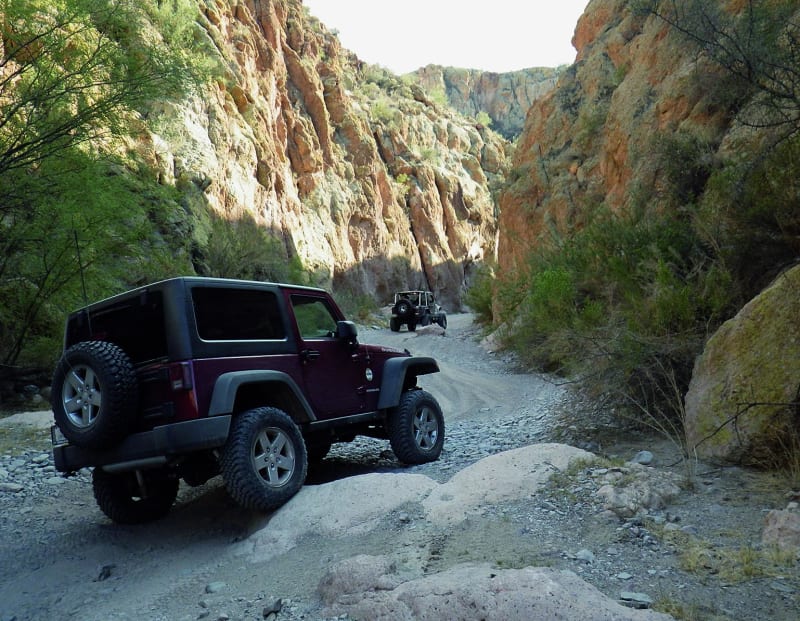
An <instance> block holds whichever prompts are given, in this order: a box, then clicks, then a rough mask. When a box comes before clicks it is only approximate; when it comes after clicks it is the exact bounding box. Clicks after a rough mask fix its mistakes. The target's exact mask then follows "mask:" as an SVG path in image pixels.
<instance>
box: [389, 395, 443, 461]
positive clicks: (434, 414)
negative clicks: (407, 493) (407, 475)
mask: <svg viewBox="0 0 800 621" xmlns="http://www.w3.org/2000/svg"><path fill="white" fill-rule="evenodd" d="M389 442H390V443H391V445H392V450H393V451H394V454H395V455H396V456H397V458H398V459H399V460H400V461H402V462H405V463H407V464H424V463H426V462H429V461H435V460H437V459H438V458H439V455H440V454H441V452H442V446H443V445H444V416H443V415H442V409H441V408H440V407H439V403H438V402H437V401H436V399H434V397H433V396H432V395H431V394H429V393H427V392H425V391H424V390H410V391H408V392H405V393H403V395H402V397H400V403H399V404H398V406H397V407H396V408H394V410H393V411H392V413H391V415H390V418H389Z"/></svg>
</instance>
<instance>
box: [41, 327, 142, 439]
mask: <svg viewBox="0 0 800 621" xmlns="http://www.w3.org/2000/svg"><path fill="white" fill-rule="evenodd" d="M138 392H139V391H138V385H137V381H136V373H135V371H134V368H133V363H132V362H131V359H130V358H129V357H128V355H127V354H126V353H125V352H124V351H123V350H122V349H121V348H120V347H119V346H118V345H115V344H114V343H108V342H106V341H83V342H81V343H77V344H75V345H73V346H72V347H70V348H69V349H68V350H67V351H66V352H64V355H63V356H61V360H60V361H59V363H58V366H57V367H56V370H55V373H54V374H53V387H52V396H51V405H52V407H53V416H54V418H55V421H56V425H58V428H59V429H60V430H61V432H62V433H63V434H64V436H65V437H66V438H67V439H68V440H69V441H70V442H72V443H73V444H75V445H76V446H81V447H85V448H95V449H97V448H108V447H110V446H113V445H114V444H116V443H117V442H119V441H120V440H121V439H122V438H124V437H125V436H126V435H127V434H128V432H129V430H130V429H131V427H132V425H133V423H134V421H135V419H136V411H137V404H138Z"/></svg>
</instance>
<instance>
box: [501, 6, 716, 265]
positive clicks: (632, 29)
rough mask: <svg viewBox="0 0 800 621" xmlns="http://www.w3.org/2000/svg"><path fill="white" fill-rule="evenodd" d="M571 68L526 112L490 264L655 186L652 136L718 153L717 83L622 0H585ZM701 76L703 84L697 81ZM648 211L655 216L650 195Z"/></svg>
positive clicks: (669, 33)
mask: <svg viewBox="0 0 800 621" xmlns="http://www.w3.org/2000/svg"><path fill="white" fill-rule="evenodd" d="M573 45H574V46H575V48H576V49H577V51H578V54H577V58H576V62H575V63H574V64H573V65H572V66H570V67H569V68H568V69H567V70H566V71H564V72H563V73H562V74H561V75H560V77H559V79H558V84H557V86H556V87H555V88H554V89H553V90H552V91H550V92H549V93H548V94H547V95H545V96H544V97H543V98H541V99H539V100H538V101H536V102H535V103H534V105H533V107H532V108H531V110H530V112H529V114H528V117H527V121H526V124H525V129H524V131H523V133H522V135H521V136H520V139H519V143H518V146H517V151H516V154H515V157H514V162H513V171H512V173H511V176H510V178H509V182H508V184H507V186H506V189H505V191H504V192H503V193H502V195H501V198H500V205H501V216H500V246H499V261H500V265H501V268H502V269H503V270H511V271H514V270H517V269H519V268H520V267H521V266H522V265H523V264H524V261H525V256H526V255H527V254H528V252H529V251H530V249H531V248H532V247H534V246H536V244H538V243H540V242H541V241H542V240H543V239H545V238H552V236H553V234H556V235H559V234H567V233H568V232H569V231H570V230H572V229H574V227H580V226H581V225H582V224H583V223H584V222H585V220H586V218H587V216H588V215H589V214H590V213H591V211H592V210H593V209H595V208H597V207H600V206H603V207H605V208H608V209H610V210H612V211H620V210H625V209H628V208H631V207H632V205H633V204H634V202H635V201H636V198H637V195H636V189H637V188H654V187H655V188H657V187H658V185H659V183H661V182H662V181H663V178H664V166H663V161H660V160H659V159H658V158H656V157H653V154H654V151H655V148H656V144H657V142H658V140H659V138H660V137H663V136H675V135H678V134H681V133H682V132H683V133H685V134H687V135H692V136H699V137H702V139H703V140H704V141H705V142H706V143H707V144H709V145H710V147H711V149H714V148H717V147H718V146H719V145H720V144H721V143H722V141H723V139H724V137H725V135H726V132H727V130H728V128H729V126H730V123H731V118H732V115H731V111H730V109H729V108H728V107H726V106H725V105H724V104H723V103H721V101H720V95H721V93H722V92H723V89H722V88H720V84H721V83H722V82H723V81H724V79H725V76H724V74H723V73H722V71H721V69H719V68H718V67H717V66H715V65H713V64H712V63H711V62H710V61H709V60H708V59H707V58H706V57H705V56H703V55H702V54H698V53H697V52H696V50H695V48H694V47H693V46H691V45H688V44H687V42H686V40H685V39H683V38H682V37H681V36H680V34H679V33H677V32H676V31H674V30H672V29H671V28H670V26H669V25H668V24H666V23H665V22H664V21H662V20H660V19H658V18H657V17H655V16H653V15H648V14H646V13H642V12H636V11H634V9H633V8H632V7H631V3H629V2H628V1H627V0H592V1H591V2H589V4H588V6H587V7H586V11H585V12H584V14H583V16H582V17H581V18H580V20H579V22H578V25H577V27H576V29H575V35H574V38H573ZM698 75H702V76H703V80H702V81H699V80H697V79H696V78H697V76H698ZM655 194H656V196H655V200H653V201H652V202H651V203H650V204H649V205H648V206H647V208H648V209H658V208H659V205H658V197H657V192H656V193H655Z"/></svg>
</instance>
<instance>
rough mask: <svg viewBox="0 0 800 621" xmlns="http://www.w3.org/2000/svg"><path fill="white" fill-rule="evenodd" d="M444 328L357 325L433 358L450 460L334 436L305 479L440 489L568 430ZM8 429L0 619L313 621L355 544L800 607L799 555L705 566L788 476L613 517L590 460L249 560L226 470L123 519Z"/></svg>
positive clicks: (654, 445)
mask: <svg viewBox="0 0 800 621" xmlns="http://www.w3.org/2000/svg"><path fill="white" fill-rule="evenodd" d="M448 321H449V323H450V325H449V328H448V330H447V333H446V336H434V335H416V334H411V333H408V332H406V331H402V332H399V333H392V332H390V331H388V330H379V329H372V328H361V330H360V332H361V333H360V337H359V338H360V339H361V340H362V341H364V342H369V343H376V344H383V345H387V346H392V347H399V348H407V349H409V350H410V351H411V352H412V353H414V354H419V355H431V356H434V357H435V358H436V359H437V360H438V361H439V364H440V367H441V373H439V374H436V375H431V376H426V377H424V378H421V379H420V384H421V385H422V386H423V388H425V389H426V390H428V391H429V392H431V393H432V394H434V396H435V397H436V398H437V399H438V400H439V402H440V404H441V405H442V409H443V411H444V413H445V419H446V426H447V434H446V442H445V447H444V450H443V453H442V457H441V459H440V460H439V461H437V462H435V463H432V464H425V465H422V466H415V467H404V466H402V465H401V464H399V463H398V462H397V461H396V460H395V459H394V457H393V455H392V453H391V451H390V449H389V446H388V442H385V441H379V440H373V439H360V438H359V439H357V440H356V441H355V442H353V443H350V444H346V445H336V446H334V448H333V449H332V451H331V453H330V455H329V456H328V457H327V458H326V459H325V460H324V462H323V464H322V466H321V467H318V468H315V469H313V470H311V471H310V473H309V478H308V485H320V484H324V483H326V482H330V481H339V482H340V483H341V482H342V480H343V479H345V478H347V477H349V476H352V475H359V474H374V473H384V474H385V473H403V474H422V475H426V476H427V477H429V478H431V479H433V480H434V481H436V482H438V483H445V482H446V481H448V480H449V479H451V478H452V477H453V476H454V475H455V474H456V473H458V472H460V471H462V470H463V469H464V468H465V467H467V466H470V465H472V464H474V463H475V462H477V461H479V460H481V459H482V458H484V457H486V456H489V455H495V454H497V453H500V452H502V451H506V450H509V449H514V448H517V447H522V446H527V445H531V444H535V443H538V442H545V441H551V440H552V439H553V434H554V429H556V428H558V429H562V430H563V429H564V428H565V427H567V428H568V427H569V426H570V424H569V423H570V421H567V422H566V423H565V422H564V420H563V416H564V410H565V408H564V407H563V405H564V404H565V403H568V402H569V401H568V395H567V392H566V389H565V388H563V387H560V386H558V385H557V383H556V382H554V381H553V380H552V379H551V378H547V377H544V376H540V375H533V374H524V373H519V372H516V371H515V370H514V368H513V365H512V364H511V362H512V361H511V360H509V359H507V358H504V357H503V356H498V355H495V354H488V353H486V352H485V351H484V350H483V349H482V348H481V347H480V345H479V343H478V341H479V336H480V334H479V331H478V329H477V328H476V327H475V326H474V324H473V322H472V317H471V316H469V315H453V316H450V317H448ZM567 410H569V409H568V408H567ZM572 414H574V415H575V416H578V413H571V415H572ZM33 418H35V417H33ZM43 418H44V420H45V423H46V421H47V418H48V417H47V415H44V417H43ZM2 423H3V420H2V419H0V441H3V443H2V444H0V446H3V447H4V448H3V449H0V621H29V620H30V621H40V620H41V621H49V620H51V619H52V620H58V621H63V620H65V619H67V620H68V619H76V620H81V621H95V620H96V621H112V620H120V621H123V620H130V621H134V620H135V621H141V620H153V621H159V620H164V621H174V620H183V619H185V620H187V621H189V620H194V619H211V620H213V621H225V620H233V619H241V620H259V619H272V620H275V621H298V620H300V619H305V620H307V621H309V620H318V619H322V618H324V617H323V616H322V612H321V607H320V602H319V598H318V595H317V592H316V587H317V585H318V584H319V582H320V579H321V578H322V576H323V575H324V572H325V570H326V568H327V567H328V566H330V565H331V564H333V563H335V562H338V561H341V560H342V559H347V558H350V557H352V556H355V555H357V554H361V553H369V554H393V555H398V554H400V555H401V556H402V557H403V558H406V557H407V558H408V559H411V560H409V561H408V562H409V563H412V564H413V563H416V564H417V568H418V570H419V571H420V572H422V573H425V574H427V573H430V572H439V571H443V570H445V569H448V568H450V567H453V566H456V565H458V564H459V563H464V562H476V563H483V562H488V563H491V564H493V565H494V566H497V567H500V568H503V567H506V568H508V567H511V568H514V567H525V566H538V567H543V566H547V567H555V568H561V569H569V570H570V571H573V572H575V573H576V574H577V575H579V576H580V577H581V578H584V579H585V580H587V581H588V582H590V583H591V584H593V585H594V586H596V587H597V588H599V589H600V590H601V591H603V592H604V593H606V594H607V595H608V596H609V597H611V598H614V599H617V598H619V594H620V592H621V591H625V592H628V591H630V592H645V593H647V594H649V596H650V597H652V599H653V600H657V601H661V602H662V603H661V605H662V610H664V609H665V604H664V602H667V603H671V606H667V607H666V609H667V610H668V611H669V612H673V613H674V614H676V616H678V617H679V618H681V617H680V615H679V614H677V613H678V612H680V611H683V614H684V616H683V617H682V618H686V619H709V620H718V621H723V620H729V621H740V620H741V621H745V620H749V619H756V618H771V619H775V620H776V621H796V619H797V618H798V616H797V610H798V609H799V608H798V606H800V604H799V603H798V601H799V599H800V575H798V568H797V564H794V565H788V566H786V567H784V568H782V569H780V570H778V569H776V570H774V571H771V572H768V573H765V574H762V575H758V576H755V577H751V578H750V579H745V580H741V581H739V580H737V581H733V580H730V579H728V578H723V577H722V576H720V575H719V571H718V570H715V569H714V568H713V567H712V565H713V562H712V561H713V559H712V558H711V557H713V555H714V554H716V553H718V552H719V550H722V549H739V548H740V547H741V548H744V547H745V546H748V545H750V546H756V547H757V544H758V538H759V537H760V529H761V525H762V522H763V517H764V514H765V513H766V511H767V510H769V509H775V508H783V505H785V504H786V492H787V488H786V487H785V486H783V484H782V483H780V482H775V481H768V480H765V478H764V477H762V476H761V475H757V474H755V473H750V472H747V471H743V470H740V469H729V470H718V469H711V468H708V467H703V466H702V465H701V467H700V474H699V489H698V490H695V491H693V492H688V491H687V492H685V493H684V494H683V495H682V496H681V497H680V498H679V499H677V500H676V501H675V502H674V503H673V505H671V506H669V507H665V508H663V509H662V510H659V511H655V512H653V514H652V515H651V518H652V519H650V520H646V521H643V520H641V519H639V518H633V519H628V520H620V519H618V518H615V517H613V516H609V515H608V512H604V511H603V507H602V506H601V503H600V501H599V500H598V499H597V496H596V492H597V490H598V488H599V487H600V486H601V485H602V484H603V481H604V479H603V477H604V476H607V475H606V474H605V471H606V470H607V469H605V468H597V467H590V466H587V467H586V468H584V469H583V470H581V471H579V472H576V473H573V474H572V475H570V476H569V477H567V478H563V479H561V480H559V481H558V483H557V484H555V485H553V486H552V487H551V488H549V489H548V490H547V491H546V492H545V493H543V494H538V495H536V496H531V497H530V498H528V499H525V500H520V501H514V502H507V503H501V504H497V505H491V506H486V507H484V508H483V511H482V512H481V513H480V514H479V515H476V516H475V517H474V518H470V519H469V520H467V521H466V522H464V523H463V524H461V525H460V526H459V527H457V528H456V529H455V530H443V529H441V528H439V529H434V528H431V527H430V526H429V525H427V524H426V523H425V520H424V519H423V518H422V513H421V509H420V507H419V506H418V505H416V504H413V503H412V504H410V505H409V506H404V507H402V508H401V509H399V510H397V511H392V512H391V513H389V514H387V515H386V516H384V517H383V518H382V520H381V522H380V525H379V527H378V528H375V529H373V530H371V531H369V532H365V533H362V534H360V535H359V536H352V537H342V538H330V537H324V536H314V535H313V534H312V535H309V536H307V537H304V538H303V539H301V540H300V541H298V542H297V545H295V547H294V548H292V549H291V550H290V551H288V552H285V553H282V554H280V555H278V556H277V557H274V558H271V559H269V560H266V561H264V562H260V563H254V562H252V561H251V560H248V559H247V558H245V557H243V556H242V553H241V546H242V545H243V544H244V543H246V542H247V541H248V540H249V538H252V536H254V535H256V534H257V533H263V532H265V529H269V523H270V518H269V516H257V515H253V514H251V513H249V512H247V511H244V510H242V509H240V508H238V507H237V506H236V505H235V504H234V503H233V502H232V501H231V500H230V499H229V498H228V496H227V494H226V493H225V491H224V490H223V488H222V485H221V482H220V480H219V479H218V478H217V479H214V480H212V481H210V482H209V483H208V484H206V485H204V486H202V487H199V488H183V487H182V488H181V492H180V495H179V498H178V502H177V504H176V506H175V507H174V508H173V511H172V512H171V513H170V514H169V515H168V516H167V517H166V518H165V519H163V520H160V521H158V522H155V523H152V524H148V525H145V526H119V525H115V524H112V523H111V522H110V521H109V520H108V519H106V518H105V516H104V515H103V514H102V513H101V512H100V510H99V509H98V508H97V507H96V506H95V502H94V499H93V497H92V492H91V483H90V476H89V473H88V472H87V471H82V472H80V473H78V474H77V475H76V476H74V477H71V478H69V479H64V478H62V477H60V476H57V473H56V472H55V470H54V468H53V466H52V458H51V456H50V455H49V452H48V450H47V431H46V429H44V428H37V427H35V426H33V427H26V426H25V425H24V424H19V423H16V422H15V423H14V424H13V425H12V424H6V425H3V424H2ZM559 433H560V432H559ZM576 433H579V432H576ZM584 440H586V441H587V443H589V441H590V440H592V438H588V437H587V438H584ZM644 448H646V449H650V450H652V451H653V452H654V453H655V454H656V456H657V459H656V465H657V466H659V467H661V468H664V469H666V465H667V464H668V463H670V462H671V456H670V455H669V447H668V444H667V443H664V442H661V441H659V440H657V439H653V438H638V437H627V438H622V439H621V441H620V442H619V443H618V444H617V445H616V446H614V447H607V451H606V452H611V453H613V454H616V455H618V456H620V457H622V458H624V459H629V458H631V457H632V456H633V455H635V454H636V452H637V451H638V450H640V449H644ZM673 469H674V468H673ZM302 519H303V516H302V515H298V516H297V520H302ZM665 524H677V525H679V527H680V528H681V529H684V530H685V532H686V534H687V536H688V537H692V538H694V539H692V541H694V540H695V539H696V540H697V541H701V542H703V543H704V544H707V550H708V554H709V557H710V560H709V561H708V563H707V564H708V565H709V567H707V568H705V569H704V568H703V567H702V562H700V563H699V564H700V568H699V569H695V570H692V571H687V570H686V569H685V568H684V567H683V566H682V563H681V552H682V548H684V547H685V546H686V545H688V544H687V541H689V540H688V539H685V538H684V539H681V538H679V537H675V536H671V535H669V534H668V533H667V531H668V530H669V529H668V528H666V527H664V525H665ZM659 525H661V526H659ZM278 600H280V601H278ZM273 609H277V610H276V611H275V612H272V613H270V612H269V611H270V610H273ZM270 614H272V615H273V616H272V617H270V616H269V615H270ZM345 618H346V617H345Z"/></svg>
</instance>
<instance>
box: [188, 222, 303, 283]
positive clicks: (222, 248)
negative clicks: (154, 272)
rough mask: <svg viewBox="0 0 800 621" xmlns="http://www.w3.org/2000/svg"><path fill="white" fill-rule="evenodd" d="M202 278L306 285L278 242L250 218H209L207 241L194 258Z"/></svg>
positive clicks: (280, 242) (278, 240)
mask: <svg viewBox="0 0 800 621" xmlns="http://www.w3.org/2000/svg"><path fill="white" fill-rule="evenodd" d="M194 264H195V269H196V271H197V273H198V274H200V275H203V276H213V277H216V278H242V279H245V280H262V281H273V282H287V281H290V280H292V281H294V282H299V283H300V284H307V280H306V279H305V278H303V277H302V275H301V274H298V273H297V265H296V264H293V263H291V262H290V261H289V260H288V259H287V256H286V249H285V248H284V246H283V243H282V241H281V240H280V239H278V238H277V237H275V236H273V235H272V234H271V233H270V231H269V230H268V229H266V228H265V227H263V226H261V225H259V224H258V223H257V222H256V221H255V220H254V219H253V218H252V217H251V216H243V217H242V218H240V219H238V220H234V221H229V220H226V219H224V218H220V217H219V216H214V215H212V216H211V220H210V229H209V234H208V238H207V241H206V243H205V244H203V245H202V246H201V247H200V248H199V249H198V251H197V253H196V255H195V258H194Z"/></svg>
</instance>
